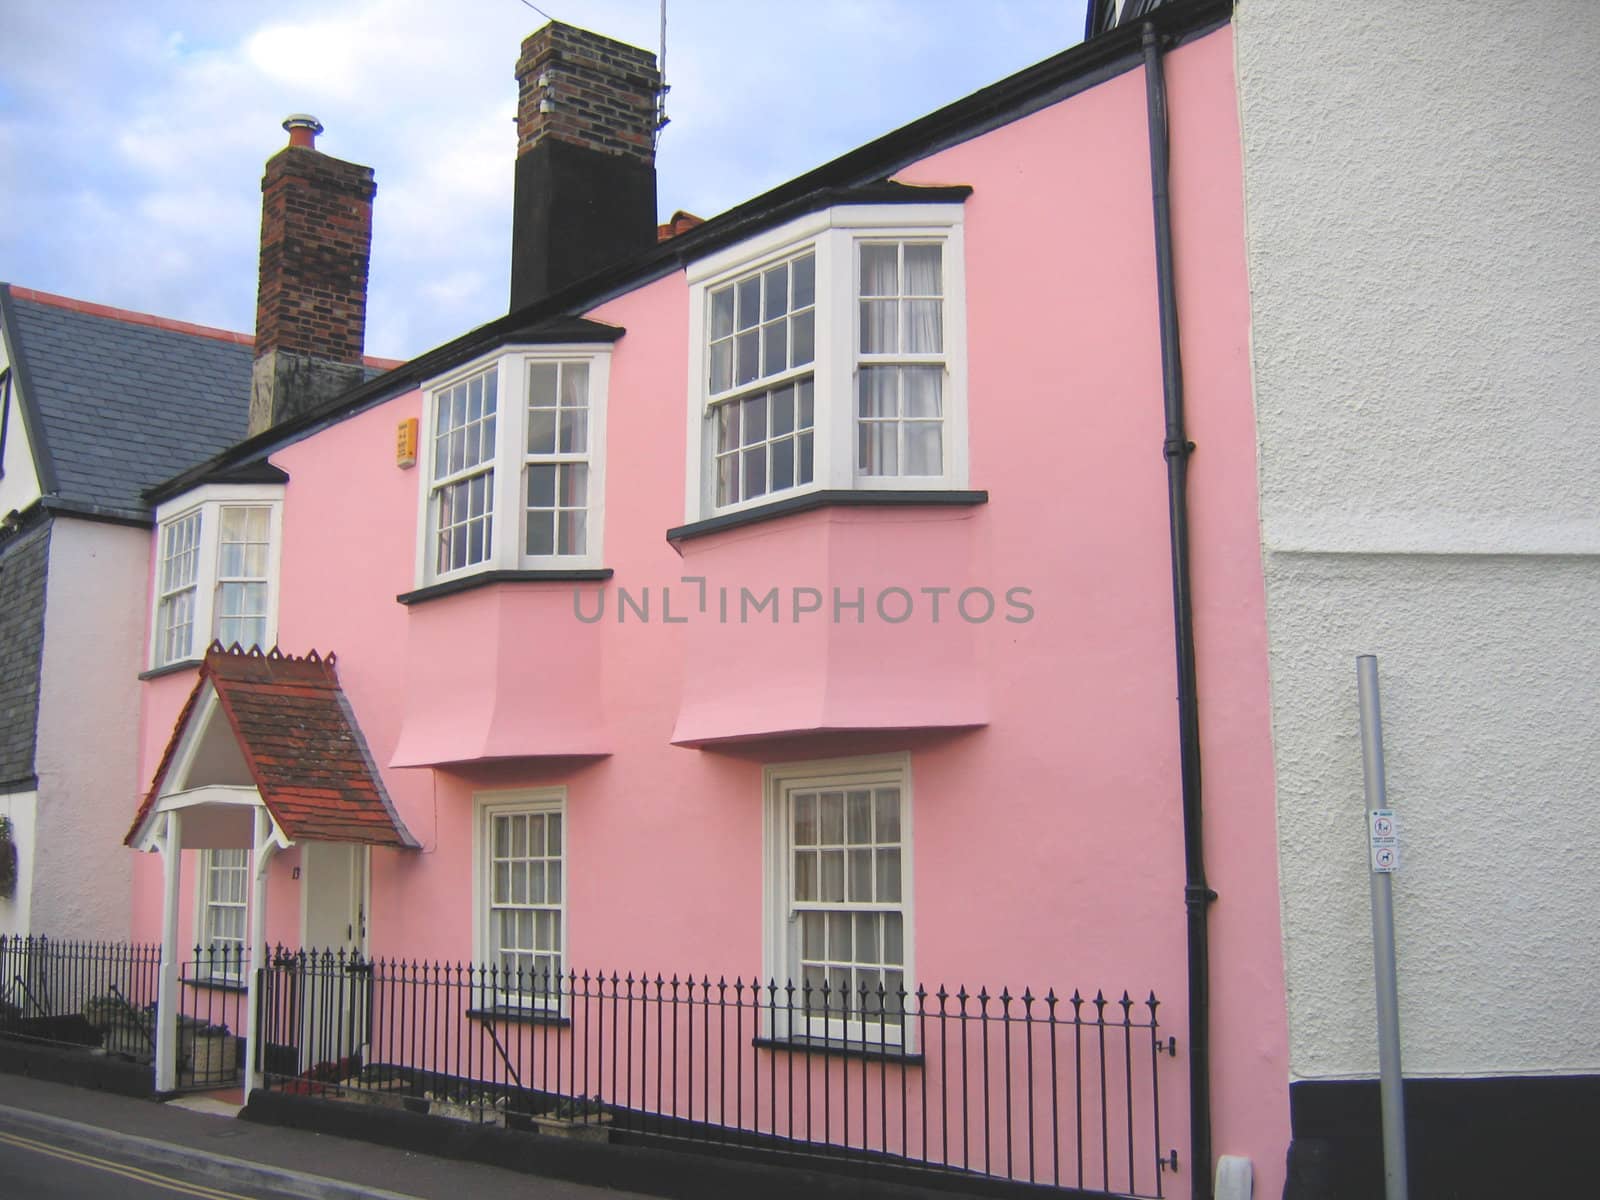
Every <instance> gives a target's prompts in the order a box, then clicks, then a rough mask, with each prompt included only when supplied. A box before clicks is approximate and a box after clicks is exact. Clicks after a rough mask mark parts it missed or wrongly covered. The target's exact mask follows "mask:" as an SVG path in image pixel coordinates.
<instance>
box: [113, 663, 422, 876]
mask: <svg viewBox="0 0 1600 1200" xmlns="http://www.w3.org/2000/svg"><path fill="white" fill-rule="evenodd" d="M335 662H336V658H335V656H334V655H332V654H329V655H328V656H327V657H325V658H324V657H319V656H318V654H317V652H316V651H315V650H312V651H310V652H309V653H308V654H306V655H305V656H304V657H303V658H296V657H293V656H290V655H285V654H282V653H280V652H279V651H278V649H277V648H276V647H274V648H273V649H272V650H271V651H270V652H268V653H266V654H263V653H262V652H261V651H260V650H250V651H249V652H245V651H243V650H241V649H240V648H239V647H238V646H235V647H233V649H231V650H225V649H223V648H222V645H221V644H220V643H215V642H214V643H212V646H211V649H209V650H208V651H206V657H205V661H204V662H203V663H202V664H201V666H200V676H199V678H198V679H196V680H195V685H194V691H192V692H191V693H190V694H189V700H188V702H187V703H186V704H185V705H184V707H183V711H182V713H180V714H179V716H178V720H177V723H176V724H175V725H174V727H173V730H172V737H171V739H170V740H169V741H168V742H167V748H166V752H165V753H164V754H163V755H162V758H161V765H160V766H159V767H157V768H156V773H155V778H154V779H153V780H152V781H151V784H150V791H149V793H148V794H147V795H146V796H145V798H144V801H143V803H142V804H140V806H139V813H138V815H137V816H136V817H135V818H134V822H133V827H132V828H131V829H130V830H129V831H128V836H127V839H126V841H127V842H128V844H129V845H132V844H133V843H134V840H135V839H136V838H137V836H138V834H139V831H140V829H141V828H142V827H143V825H144V823H145V821H146V820H147V819H148V817H149V815H150V813H151V812H152V811H153V810H154V809H155V806H156V803H157V801H158V800H159V799H160V794H161V788H162V784H163V783H164V781H165V780H166V777H167V772H168V771H169V770H170V769H171V767H172V763H173V759H174V757H175V756H176V755H177V751H178V744H179V742H180V741H181V740H182V738H183V733H184V730H185V729H186V728H187V726H188V724H189V721H190V719H191V718H192V717H193V715H194V711H195V708H196V706H197V705H198V703H199V699H200V697H201V695H202V694H203V693H204V691H205V688H206V684H207V683H208V682H209V683H210V684H211V685H212V686H213V687H215V688H216V691H217V702H218V705H219V707H220V708H221V710H222V712H223V713H224V714H225V715H226V716H227V719H228V724H229V726H230V727H231V728H232V730H233V734H234V737H236V738H237V739H238V742H239V749H240V751H241V752H242V753H243V755H244V761H245V763H246V765H247V766H248V767H249V770H250V776H251V779H252V780H253V781H254V783H255V786H256V789H257V790H258V791H259V792H260V793H261V799H262V802H263V803H264V804H265V805H266V807H267V811H268V812H270V813H271V814H272V817H273V819H274V820H275V821H276V822H277V823H278V827H279V828H280V829H282V830H283V832H284V834H285V835H286V836H287V837H289V838H290V839H291V840H293V841H301V840H306V841H317V842H357V843H361V844H364V845H369V846H398V847H411V848H414V847H415V846H416V844H417V843H416V841H415V840H414V839H413V838H412V837H411V835H410V834H409V833H408V832H407V831H406V828H405V826H404V825H403V824H402V823H401V821H400V818H399V816H398V815H397V814H396V813H395V811H394V806H393V805H392V804H391V803H390V801H389V794H388V792H387V791H385V789H384V786H383V780H382V778H381V777H380V776H379V775H378V771H377V768H376V766H374V764H373V762H372V756H371V755H370V754H369V753H368V750H367V744H366V740H365V739H364V738H363V737H362V736H361V729H360V727H359V726H358V725H357V724H356V719H355V713H354V712H353V711H351V708H350V703H349V701H348V700H347V699H346V697H345V694H344V691H343V689H341V688H340V687H339V677H338V674H337V673H336V671H335V669H334V668H335Z"/></svg>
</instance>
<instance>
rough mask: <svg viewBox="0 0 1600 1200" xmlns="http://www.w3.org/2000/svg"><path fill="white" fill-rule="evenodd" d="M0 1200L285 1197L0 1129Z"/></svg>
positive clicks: (66, 1141) (285, 1194) (101, 1150)
mask: <svg viewBox="0 0 1600 1200" xmlns="http://www.w3.org/2000/svg"><path fill="white" fill-rule="evenodd" d="M0 1180H3V1181H4V1182H3V1183H0V1194H3V1195H4V1196H5V1197H6V1200H84V1198H99V1197H106V1196H115V1197H117V1198H118V1200H172V1198H173V1197H175V1196H191V1197H198V1198H199V1200H278V1198H283V1197H288V1196H289V1195H290V1193H288V1192H279V1191H260V1190H256V1189H251V1188H243V1189H241V1188H239V1187H238V1186H237V1185H228V1186H219V1185H218V1184H216V1183H215V1182H214V1181H213V1180H214V1177H211V1179H208V1177H207V1176H206V1175H204V1174H203V1173H201V1172H199V1171H190V1172H186V1171H183V1170H181V1169H178V1168H175V1167H170V1166H163V1167H146V1166H140V1165H139V1164H138V1163H137V1162H136V1161H135V1160H132V1159H128V1158H126V1157H121V1156H117V1155H116V1153H115V1152H114V1151H110V1150H107V1149H106V1148H105V1147H103V1146H90V1145H84V1144H82V1143H80V1142H77V1141H76V1140H71V1139H64V1138H59V1137H43V1136H39V1135H34V1134H23V1133H16V1132H12V1131H11V1130H7V1129H0Z"/></svg>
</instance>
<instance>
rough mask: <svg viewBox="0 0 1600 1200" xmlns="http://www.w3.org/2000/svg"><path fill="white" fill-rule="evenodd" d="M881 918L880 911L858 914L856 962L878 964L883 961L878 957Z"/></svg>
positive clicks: (856, 918)
mask: <svg viewBox="0 0 1600 1200" xmlns="http://www.w3.org/2000/svg"><path fill="white" fill-rule="evenodd" d="M879 919H880V917H879V914H878V913H857V914H856V916H855V925H856V928H855V934H856V959H855V960H856V962H858V963H874V964H876V963H879V962H882V961H883V960H882V959H880V958H879V957H878V921H879Z"/></svg>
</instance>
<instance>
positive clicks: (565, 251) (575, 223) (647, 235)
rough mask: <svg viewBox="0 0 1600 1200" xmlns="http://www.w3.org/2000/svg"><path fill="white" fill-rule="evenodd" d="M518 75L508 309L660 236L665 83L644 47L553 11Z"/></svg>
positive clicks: (528, 46) (525, 47) (526, 46)
mask: <svg viewBox="0 0 1600 1200" xmlns="http://www.w3.org/2000/svg"><path fill="white" fill-rule="evenodd" d="M516 78H517V85H518V106H517V167H516V200H515V205H514V208H513V215H512V245H511V307H512V308H513V309H518V308H522V307H523V306H525V305H528V304H532V303H534V302H535V301H537V300H540V299H542V298H543V297H545V296H548V295H550V294H551V293H552V292H557V291H560V290H561V289H562V288H563V287H566V286H567V285H569V284H571V283H574V282H576V281H577V280H579V279H582V278H584V277H585V276H588V275H592V274H594V273H595V272H597V271H602V270H604V269H605V268H607V267H610V266H612V265H614V264H615V263H617V262H619V261H622V260H624V259H626V258H628V257H630V256H632V255H634V254H639V253H643V252H644V251H646V250H648V249H649V248H650V247H651V246H653V245H654V244H655V241H656V172H655V131H656V126H657V120H658V113H659V99H660V91H661V74H660V72H659V71H658V70H657V69H656V56H655V55H654V54H652V53H650V52H649V51H648V50H641V49H639V48H638V47H635V46H629V45H627V44H626V43H623V42H618V41H615V40H613V39H611V38H608V37H603V36H601V35H600V34H596V33H590V32H589V31H588V30H585V29H577V28H575V27H573V26H571V25H563V24H560V23H559V22H555V21H552V22H550V24H548V25H545V26H543V27H542V28H540V29H539V30H537V31H535V32H534V33H533V34H532V35H531V36H530V37H528V38H527V39H526V40H525V41H524V42H523V43H522V53H521V55H520V57H519V58H518V60H517V66H516ZM586 95H587V96H589V97H591V100H590V101H589V102H588V103H587V105H586V104H585V103H584V102H583V98H584V96H586ZM574 103H577V105H578V107H576V108H575V107H574Z"/></svg>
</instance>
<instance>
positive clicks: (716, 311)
mask: <svg viewBox="0 0 1600 1200" xmlns="http://www.w3.org/2000/svg"><path fill="white" fill-rule="evenodd" d="M732 332H733V289H732V288H731V287H725V288H719V289H717V290H716V291H714V292H712V293H711V336H712V337H713V338H725V337H727V336H728V335H729V334H731V333H732Z"/></svg>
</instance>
